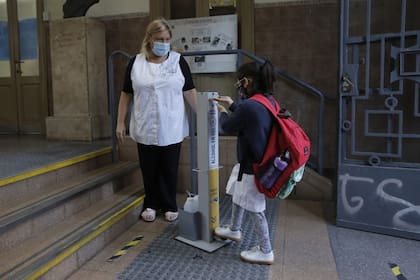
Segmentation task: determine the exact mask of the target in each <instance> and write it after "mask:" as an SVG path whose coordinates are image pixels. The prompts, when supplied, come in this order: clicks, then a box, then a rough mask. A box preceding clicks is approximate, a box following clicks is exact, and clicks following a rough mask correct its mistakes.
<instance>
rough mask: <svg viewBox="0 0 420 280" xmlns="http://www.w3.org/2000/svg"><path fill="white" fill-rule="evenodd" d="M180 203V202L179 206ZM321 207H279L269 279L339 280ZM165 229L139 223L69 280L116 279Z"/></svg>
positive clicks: (160, 224)
mask: <svg viewBox="0 0 420 280" xmlns="http://www.w3.org/2000/svg"><path fill="white" fill-rule="evenodd" d="M181 200H182V199H180V203H182V201H181ZM323 208H324V207H323V205H322V203H321V202H309V201H292V200H291V201H283V202H282V203H281V204H280V207H279V209H278V211H279V212H278V221H277V229H276V231H275V232H276V234H275V236H274V237H273V240H275V241H274V246H275V250H274V252H275V258H276V261H275V264H274V265H272V266H270V279H271V280H274V279H299V280H305V279H308V280H309V279H311V280H317V279H323V280H325V279H331V280H333V279H339V278H338V273H337V269H336V263H335V260H334V255H333V252H332V250H331V246H330V243H329V238H328V230H327V221H326V218H325V217H324V215H323ZM165 226H166V222H165V221H164V220H163V219H162V218H159V219H158V220H157V221H156V222H154V223H145V222H142V221H139V222H138V223H137V224H135V225H134V226H133V227H131V228H130V229H129V230H128V231H126V232H125V233H124V234H123V235H121V236H119V237H118V238H117V239H116V240H115V241H114V242H112V243H111V244H109V245H108V246H107V247H106V248H105V249H104V250H102V251H101V252H100V253H99V254H98V255H97V256H95V257H94V258H93V259H92V260H90V261H89V262H88V263H87V264H86V265H84V266H83V267H82V268H81V269H80V270H79V271H78V272H77V273H75V274H73V275H72V276H71V277H70V279H71V280H76V279H77V280H79V279H89V280H99V279H101V280H106V279H116V278H117V276H118V274H119V273H121V272H122V271H123V270H124V268H125V267H126V266H127V265H128V264H130V263H131V262H132V261H133V259H134V258H135V257H136V256H137V254H139V253H140V252H141V251H142V250H145V249H146V248H147V246H148V244H150V242H151V241H152V240H153V239H154V238H155V237H156V236H157V235H159V234H160V233H161V232H162V231H163V230H164V229H165ZM139 234H141V235H143V236H144V238H143V239H142V240H141V242H140V243H139V244H138V245H136V246H134V247H132V248H130V249H129V250H127V254H126V255H123V256H121V257H120V258H118V259H117V260H114V261H113V262H108V261H107V259H108V258H109V257H110V256H112V255H113V254H115V252H117V251H118V250H120V249H121V248H122V247H124V245H125V244H127V243H128V242H129V241H130V240H132V239H133V237H135V236H138V235H139ZM185 246H188V245H185ZM219 250H223V248H221V249H219ZM238 258H239V256H238ZM209 279H211V278H209Z"/></svg>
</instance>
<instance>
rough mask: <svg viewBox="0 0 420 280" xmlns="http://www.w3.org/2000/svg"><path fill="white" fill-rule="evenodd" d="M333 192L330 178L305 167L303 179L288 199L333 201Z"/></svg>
mask: <svg viewBox="0 0 420 280" xmlns="http://www.w3.org/2000/svg"><path fill="white" fill-rule="evenodd" d="M333 194H334V191H333V184H332V182H331V180H330V179H329V178H327V177H324V176H322V175H320V174H319V173H317V172H316V171H314V170H313V169H311V168H309V167H305V172H304V173H303V178H302V181H300V182H299V183H297V184H296V186H295V189H294V191H293V192H292V194H290V196H289V197H288V199H299V200H317V201H318V200H319V201H332V200H333Z"/></svg>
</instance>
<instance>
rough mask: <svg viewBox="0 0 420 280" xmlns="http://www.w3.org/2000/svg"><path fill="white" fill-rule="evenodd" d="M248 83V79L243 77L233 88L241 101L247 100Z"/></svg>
mask: <svg viewBox="0 0 420 280" xmlns="http://www.w3.org/2000/svg"><path fill="white" fill-rule="evenodd" d="M250 82H251V80H250V79H248V78H247V77H243V78H242V79H239V80H238V81H237V82H236V83H235V87H236V88H237V90H238V93H239V95H240V96H241V97H242V98H243V99H246V98H248V94H247V87H248V85H249V83H250Z"/></svg>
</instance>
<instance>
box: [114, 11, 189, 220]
mask: <svg viewBox="0 0 420 280" xmlns="http://www.w3.org/2000/svg"><path fill="white" fill-rule="evenodd" d="M171 39H172V31H171V29H170V26H169V24H168V22H167V21H166V20H164V19H157V20H154V21H152V22H151V23H150V24H149V25H148V26H147V29H146V34H145V37H144V39H143V43H142V47H141V50H140V53H139V54H137V55H136V56H135V57H133V58H132V59H131V60H130V62H129V64H128V66H127V70H126V74H125V81H124V86H123V90H122V92H121V96H120V101H119V105H118V119H117V128H116V134H117V138H118V140H119V143H123V141H124V136H125V135H126V131H127V130H126V117H127V112H128V106H129V104H130V102H131V100H132V99H133V107H132V110H131V118H130V129H129V133H130V137H131V138H132V139H133V140H134V141H136V142H137V148H138V156H139V164H140V168H141V171H142V175H143V182H144V189H145V199H144V204H143V211H142V213H141V215H140V216H141V218H142V219H143V220H144V221H147V222H152V221H154V220H155V219H156V214H157V211H162V212H163V213H164V215H165V219H166V220H167V221H174V220H176V219H177V218H178V207H177V203H176V182H177V175H178V163H179V156H180V150H181V144H182V141H183V139H184V138H185V137H186V136H187V135H188V133H189V129H188V119H187V116H186V110H185V105H184V98H185V99H186V100H187V102H188V103H189V104H190V106H191V107H192V108H193V110H194V111H195V110H196V106H197V96H196V93H197V92H196V90H195V87H194V83H193V80H192V77H191V72H190V69H189V67H188V64H187V62H186V61H185V59H184V58H183V57H182V56H181V55H180V54H179V53H177V52H175V51H172V50H171V45H170V44H171Z"/></svg>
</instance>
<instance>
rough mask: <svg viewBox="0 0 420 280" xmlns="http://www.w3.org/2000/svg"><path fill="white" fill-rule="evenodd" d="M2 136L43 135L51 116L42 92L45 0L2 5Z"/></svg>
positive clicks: (11, 1)
mask: <svg viewBox="0 0 420 280" xmlns="http://www.w3.org/2000/svg"><path fill="white" fill-rule="evenodd" d="M0 7H1V9H0V10H1V12H0V42H4V43H5V44H1V45H0V97H1V98H2V102H1V103H0V133H18V134H27V133H31V134H32V133H36V134H39V133H42V131H43V127H44V120H45V117H46V115H47V112H46V110H47V109H46V106H44V104H43V103H44V102H45V101H46V98H45V97H44V96H46V92H44V91H43V90H42V88H43V86H42V79H41V75H40V73H41V71H40V60H39V57H40V53H39V50H40V47H39V42H40V39H39V37H40V36H39V34H40V33H39V31H40V30H41V23H40V16H39V15H40V13H41V11H42V1H37V0H7V1H5V2H4V1H2V2H0Z"/></svg>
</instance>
